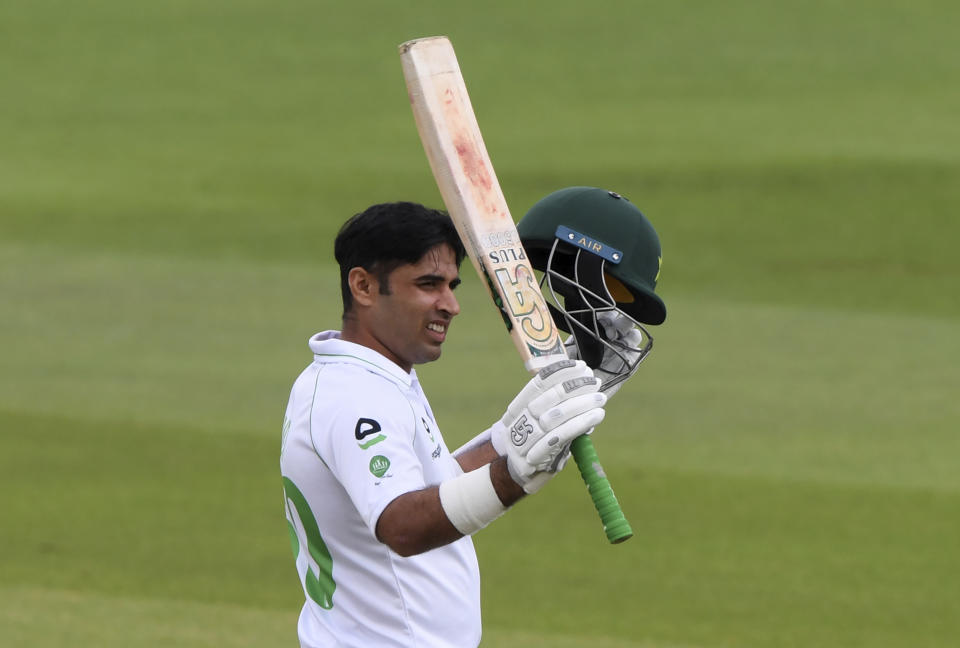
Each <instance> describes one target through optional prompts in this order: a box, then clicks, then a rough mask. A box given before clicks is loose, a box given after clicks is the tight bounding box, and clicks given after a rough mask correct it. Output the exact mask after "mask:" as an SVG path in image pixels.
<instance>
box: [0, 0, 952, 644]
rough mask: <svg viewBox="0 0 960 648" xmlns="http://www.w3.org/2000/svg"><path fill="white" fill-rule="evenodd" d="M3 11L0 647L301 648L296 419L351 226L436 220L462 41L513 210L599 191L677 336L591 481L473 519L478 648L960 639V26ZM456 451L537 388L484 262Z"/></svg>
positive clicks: (805, 10) (205, 6) (42, 3)
mask: <svg viewBox="0 0 960 648" xmlns="http://www.w3.org/2000/svg"><path fill="white" fill-rule="evenodd" d="M585 7H586V5H584V4H582V3H573V2H550V3H545V2H533V3H508V2H502V1H497V2H492V3H487V4H485V5H482V6H481V5H471V6H469V7H468V6H467V5H463V6H462V7H458V6H456V5H455V4H454V3H449V2H446V3H441V2H422V3H416V4H410V5H398V4H395V3H387V2H366V1H358V2H354V3H349V5H348V3H324V2H299V1H296V0H279V1H277V2H266V1H264V0H239V1H236V0H235V1H232V2H226V1H225V0H191V1H189V2H187V1H186V0H170V1H161V2H154V3H150V4H140V3H123V2H119V1H118V0H87V1H86V2H81V3H68V2H61V1H57V0H36V1H34V2H30V3H7V4H5V5H3V6H2V7H0V88H2V101H0V309H2V317H0V339H2V342H3V345H2V346H3V348H2V362H0V637H2V639H0V644H2V645H3V646H4V647H5V648H6V647H10V648H26V647H30V648H34V647H36V646H68V645H69V646H76V647H80V646H83V647H88V646H89V647H113V646H117V647H119V646H131V645H134V646H145V647H148V648H153V647H160V646H177V647H188V648H189V647H201V646H216V647H217V648H226V647H234V646H236V647H240V646H258V647H263V646H278V647H279V646H294V645H296V629H295V624H296V617H297V614H298V612H299V607H300V605H301V603H302V598H301V596H302V595H301V593H300V589H299V584H298V582H297V580H296V573H295V570H294V567H293V561H292V558H291V556H290V552H289V542H288V539H287V535H286V534H287V531H286V525H285V522H284V519H283V509H282V498H281V489H280V479H279V470H278V453H279V438H280V423H281V418H282V415H283V409H284V406H285V404H286V398H287V395H288V391H289V387H290V384H291V382H292V380H293V379H294V377H295V376H296V375H297V373H298V372H299V371H300V370H301V368H302V367H303V366H305V365H306V363H307V362H309V360H310V355H309V352H308V350H307V348H306V344H305V342H306V339H307V337H308V336H309V335H311V334H312V333H313V332H315V331H317V330H321V329H324V328H333V327H336V326H337V325H338V321H339V313H340V307H339V292H338V286H337V279H336V272H335V267H334V265H333V263H332V236H333V234H334V232H335V231H336V229H337V227H338V226H339V224H340V223H341V222H342V221H343V220H344V219H345V218H346V217H347V216H349V215H351V214H352V213H354V212H356V211H360V210H361V209H363V208H364V207H366V206H367V205H368V204H371V203H373V202H379V201H383V200H395V199H412V200H418V201H422V202H426V203H429V204H433V205H439V204H440V198H439V194H438V192H437V190H436V188H435V186H434V184H433V179H432V177H431V175H430V172H429V169H428V167H427V163H426V159H425V157H424V154H423V151H422V148H421V145H420V143H419V140H418V138H417V134H416V130H415V127H414V123H413V118H412V115H411V113H410V110H409V107H408V105H407V100H406V96H405V90H404V86H403V80H402V75H401V71H400V64H399V59H398V57H397V51H396V46H397V44H399V43H400V42H402V41H404V40H408V39H410V38H414V37H418V36H425V35H433V34H439V33H445V34H448V35H450V36H451V38H452V39H453V41H454V44H455V45H456V46H457V49H458V53H459V55H460V59H461V66H462V68H463V71H464V74H465V76H466V78H467V82H468V85H469V87H470V89H471V92H472V98H473V103H474V107H475V109H476V111H477V114H478V118H479V121H480V125H481V128H482V129H483V131H484V135H485V138H486V141H487V145H488V148H489V149H490V153H491V157H492V158H493V162H494V164H495V165H496V167H497V170H498V174H499V177H500V181H501V183H502V185H503V187H504V191H505V193H506V194H507V198H508V200H509V202H510V203H511V206H512V208H513V210H514V215H515V217H519V216H520V215H521V214H522V213H523V212H524V211H525V210H526V209H527V208H528V207H529V206H530V205H532V204H533V202H534V201H535V200H537V199H538V198H539V197H541V196H542V195H544V194H546V193H548V192H550V191H553V190H555V189H558V188H560V187H563V186H568V185H577V184H593V185H599V186H604V187H607V188H610V189H614V190H617V191H619V192H621V193H623V194H624V195H626V196H628V197H630V198H631V199H632V200H633V201H634V202H635V203H637V204H638V205H639V206H640V207H641V208H642V209H643V210H644V212H645V213H646V214H647V215H648V216H649V217H650V219H651V220H652V221H653V222H654V224H655V225H656V226H657V229H658V231H659V232H660V235H661V238H662V240H663V245H664V265H663V274H662V280H661V284H660V290H661V292H662V294H663V296H664V298H665V300H666V302H667V305H668V312H669V314H668V318H667V322H666V323H665V324H664V325H663V326H661V327H659V328H658V329H657V330H655V331H654V335H655V337H656V347H655V350H654V353H653V355H652V356H651V357H650V359H649V360H648V361H647V363H645V365H644V366H643V367H642V369H641V372H640V374H639V375H638V377H637V378H635V379H634V381H633V382H632V383H630V385H629V386H628V387H627V388H625V389H624V390H623V391H622V392H621V393H620V395H618V396H617V397H616V398H615V399H614V400H613V401H612V402H611V404H610V406H609V408H608V412H609V413H608V418H607V421H606V422H605V423H604V425H603V426H602V427H601V428H600V429H599V430H598V431H597V433H596V434H595V443H596V445H597V447H598V450H599V451H600V454H601V457H602V458H603V459H604V463H605V466H606V469H607V472H608V474H609V475H610V477H611V479H612V481H613V483H614V486H615V488H616V489H617V492H618V495H619V497H620V500H621V502H622V504H623V506H624V509H625V511H626V513H627V515H628V517H629V519H630V521H631V522H632V524H633V527H634V530H635V532H636V536H635V537H634V538H633V539H632V540H630V541H629V542H628V543H626V544H623V545H618V546H610V545H608V544H607V543H606V542H605V540H604V537H603V533H602V531H601V529H600V528H599V526H598V523H597V520H596V517H595V514H594V512H593V510H592V507H591V505H590V502H589V499H588V497H587V496H586V494H585V493H583V492H582V491H583V488H582V484H580V483H579V478H578V477H577V475H576V474H575V472H574V471H572V470H571V471H568V472H567V473H565V474H564V475H562V476H561V477H560V478H558V479H557V480H556V481H555V482H554V483H552V484H551V485H550V486H549V488H547V489H545V490H544V491H543V492H542V493H541V494H539V495H538V496H537V497H535V498H531V499H530V500H528V501H524V502H522V503H521V504H520V505H518V506H517V507H516V510H514V511H512V512H511V513H510V514H508V515H507V516H506V517H505V518H503V519H502V520H500V521H498V522H497V523H496V524H494V525H492V526H491V527H490V528H489V529H486V530H484V531H483V532H481V533H480V534H479V535H478V536H477V538H476V543H477V547H478V552H479V554H480V560H481V570H482V573H483V588H484V589H483V593H484V627H485V630H484V637H485V640H484V644H483V645H484V646H490V647H499V646H503V647H513V646H530V647H533V646H543V647H547V646H550V647H558V648H586V647H590V648H735V647H737V648H739V647H745V648H759V647H764V648H765V647H772V648H773V647H776V648H781V647H782V648H794V647H811V648H812V647H817V648H860V647H864V648H866V647H870V648H885V647H894V646H896V647H904V648H914V647H924V648H939V647H943V648H947V647H954V646H957V645H958V644H960V614H958V611H960V549H958V547H957V538H958V537H960V515H958V511H960V435H958V430H960V402H958V398H957V393H958V388H960V368H958V363H957V361H958V358H960V339H958V338H960V336H958V332H960V260H958V258H957V255H956V254H955V253H953V249H954V248H955V247H956V245H957V242H958V241H960V218H958V207H960V121H958V120H957V115H958V114H960V84H958V83H957V78H958V72H960V51H958V49H957V48H956V46H955V43H954V41H955V33H954V32H955V25H957V24H958V22H960V5H957V4H956V3H951V2H946V1H944V0H921V1H919V2H913V3H903V2H897V1H895V0H880V1H878V2H870V3H868V2H852V3H850V2H847V3H844V2H837V1H835V0H814V1H813V2H803V3H799V2H789V3H761V2H756V1H754V2H750V1H747V0H733V1H732V2H727V3H709V2H690V3H646V2H626V1H622V2H600V3H599V4H594V5H591V8H590V9H587V8H585ZM464 279H465V282H464V286H463V288H462V289H461V291H460V297H461V299H462V305H463V314H462V315H461V316H460V317H459V318H458V320H457V321H456V322H455V323H454V327H453V329H452V330H451V338H450V341H449V342H448V343H447V347H446V350H445V352H444V357H443V359H442V360H441V361H440V362H438V363H435V364H432V365H427V366H424V367H422V368H421V369H420V370H419V371H420V375H421V378H422V380H423V382H424V384H425V387H426V389H427V392H428V394H429V395H430V397H431V402H432V404H433V407H434V410H435V411H436V413H437V416H438V418H439V421H440V424H441V426H442V428H443V430H444V433H445V435H446V437H447V439H448V443H449V444H450V445H451V446H455V445H457V444H458V443H459V442H461V441H463V440H465V439H467V438H469V437H470V436H472V435H473V434H474V433H475V432H476V431H478V430H479V429H482V428H483V427H485V426H486V425H488V424H489V423H490V421H492V420H493V419H495V418H496V417H497V416H499V415H500V414H501V412H502V409H503V407H504V406H505V405H506V403H507V402H508V401H509V399H510V398H511V397H512V396H513V394H514V393H515V392H516V390H517V389H518V388H519V387H520V386H521V385H522V384H523V382H524V381H525V375H524V372H523V371H522V369H521V368H520V367H519V366H518V364H517V361H516V358H515V357H514V352H513V350H512V346H511V344H510V342H509V339H508V338H507V336H506V334H505V333H504V332H503V331H502V325H501V324H500V323H499V319H498V316H497V314H496V313H495V312H493V311H492V310H491V308H490V306H489V305H488V304H487V303H486V298H485V295H484V294H483V293H482V290H481V286H480V285H479V283H478V282H477V281H476V279H475V278H474V277H473V276H472V269H470V268H468V267H467V268H465V269H464Z"/></svg>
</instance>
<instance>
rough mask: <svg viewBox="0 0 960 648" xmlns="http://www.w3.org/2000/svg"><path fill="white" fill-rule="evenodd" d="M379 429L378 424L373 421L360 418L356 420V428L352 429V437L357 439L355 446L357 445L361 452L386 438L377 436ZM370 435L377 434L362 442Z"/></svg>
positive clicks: (381, 435) (380, 435)
mask: <svg viewBox="0 0 960 648" xmlns="http://www.w3.org/2000/svg"><path fill="white" fill-rule="evenodd" d="M381 429H382V428H381V427H380V424H379V423H378V422H377V421H375V420H374V419H368V418H362V419H360V420H358V421H357V426H356V427H355V428H354V429H353V435H354V436H355V437H356V439H357V445H359V446H360V448H361V449H362V450H366V449H367V448H369V447H370V446H372V445H375V444H377V443H380V442H381V441H383V440H384V439H386V438H387V437H386V436H385V435H383V434H377V432H379V431H380V430H381ZM371 434H377V436H375V437H373V438H372V439H369V440H367V441H364V439H365V438H366V437H368V436H370V435H371Z"/></svg>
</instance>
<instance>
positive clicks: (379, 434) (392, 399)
mask: <svg viewBox="0 0 960 648" xmlns="http://www.w3.org/2000/svg"><path fill="white" fill-rule="evenodd" d="M373 378H374V379H373V380H368V381H364V382H365V383H367V384H365V385H364V387H367V388H368V389H364V390H363V392H362V393H364V394H365V397H364V398H363V399H362V400H357V399H356V398H352V399H351V398H345V397H344V398H338V397H336V395H333V394H331V395H330V398H327V399H320V402H319V403H314V406H313V409H312V411H311V414H310V416H311V437H312V441H313V444H314V447H315V448H316V450H317V454H319V455H320V458H321V459H322V460H323V461H324V463H325V464H326V465H327V467H328V468H329V469H330V471H331V472H332V473H333V475H334V476H335V477H336V478H337V480H338V481H339V482H340V484H341V485H342V486H343V488H344V490H345V491H346V492H347V495H348V496H349V497H350V499H351V501H352V502H353V505H354V507H356V509H357V511H358V512H359V514H360V516H361V517H362V518H363V520H364V521H365V522H366V524H367V526H368V527H369V529H370V531H371V533H374V534H375V531H376V524H377V520H378V519H379V518H380V514H381V513H383V509H385V508H386V507H387V505H388V504H389V503H390V502H392V501H393V500H394V499H396V498H397V497H399V496H400V495H403V494H404V493H409V492H411V491H416V490H420V489H422V488H424V487H425V486H426V484H425V482H424V475H423V468H422V466H421V464H420V459H419V458H418V457H417V454H416V452H415V449H414V437H415V434H416V416H415V413H414V410H413V408H412V406H411V404H410V402H409V401H408V400H407V399H406V398H405V397H404V395H403V394H402V393H401V391H400V388H399V387H397V386H396V385H395V384H393V383H391V382H389V381H386V380H383V379H380V378H377V377H373ZM354 384H355V383H354ZM370 387H372V389H371V388H370ZM353 393H357V392H356V391H354V392H353Z"/></svg>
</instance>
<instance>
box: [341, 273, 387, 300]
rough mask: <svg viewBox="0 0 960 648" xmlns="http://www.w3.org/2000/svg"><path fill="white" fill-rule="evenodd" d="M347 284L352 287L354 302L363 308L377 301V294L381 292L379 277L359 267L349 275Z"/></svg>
mask: <svg viewBox="0 0 960 648" xmlns="http://www.w3.org/2000/svg"><path fill="white" fill-rule="evenodd" d="M347 284H348V285H349V286H350V293H351V294H352V295H353V301H354V303H356V304H359V305H361V306H369V305H370V304H372V303H373V302H374V301H375V300H376V296H377V293H378V292H379V291H380V283H379V282H378V281H377V276H376V275H374V274H372V273H370V272H367V271H366V270H364V269H363V268H361V267H359V266H357V267H356V268H351V269H350V272H349V273H348V274H347Z"/></svg>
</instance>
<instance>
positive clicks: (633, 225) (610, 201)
mask: <svg viewBox="0 0 960 648" xmlns="http://www.w3.org/2000/svg"><path fill="white" fill-rule="evenodd" d="M517 230H518V231H519V233H520V239H521V240H522V242H523V246H524V248H525V249H526V251H527V254H528V256H529V257H530V263H531V265H532V266H533V267H534V268H535V269H536V270H539V271H540V272H542V273H543V281H542V283H544V284H545V287H546V288H547V290H545V291H544V294H545V295H546V296H547V297H548V301H552V302H553V303H550V304H548V305H549V307H550V311H551V314H552V315H553V316H554V320H555V321H556V322H557V326H559V327H560V328H561V329H562V330H564V331H566V332H568V333H572V334H573V335H574V336H575V338H576V341H577V345H578V347H579V351H580V354H581V357H582V358H583V359H584V361H586V362H587V364H588V365H590V366H591V367H596V366H598V365H599V363H600V361H601V359H602V357H603V353H604V347H607V348H610V345H609V344H608V343H607V341H606V340H605V336H604V334H603V332H602V329H603V327H602V326H600V324H598V319H597V316H598V315H599V314H600V313H604V312H610V311H616V312H619V313H622V314H623V315H626V316H627V317H629V318H630V319H631V320H632V321H633V322H634V323H636V324H637V325H638V326H639V328H640V330H641V331H643V333H644V335H645V336H646V337H647V338H648V339H649V345H648V346H652V337H651V336H650V335H649V333H648V332H647V330H646V329H645V328H643V326H642V324H661V323H663V321H664V320H665V319H666V316H667V310H666V306H665V305H664V303H663V300H662V299H660V297H659V296H658V295H657V294H656V293H655V292H654V290H655V289H656V286H657V280H658V279H659V277H660V264H661V261H662V254H661V250H660V238H659V237H658V236H657V232H656V230H654V228H653V225H651V224H650V221H649V220H647V218H646V217H645V216H644V215H643V214H642V213H641V212H640V210H639V209H638V208H637V207H636V206H635V205H634V204H633V203H631V202H630V201H629V200H627V199H626V198H624V197H623V196H621V195H619V194H617V193H614V192H612V191H606V190H604V189H598V188H595V187H568V188H566V189H561V190H559V191H555V192H554V193H551V194H549V195H548V196H546V197H545V198H542V199H541V200H540V201H538V202H537V203H536V204H535V205H534V206H533V207H531V208H530V211H528V212H527V213H526V215H525V216H524V217H523V218H522V219H521V220H520V223H519V224H518V225H517ZM647 352H649V348H648V349H647ZM644 355H645V354H644ZM641 359H642V358H641ZM631 364H633V363H631ZM636 364H639V361H638V362H637V363H636ZM635 370H636V366H632V367H631V373H632V371H635Z"/></svg>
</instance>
